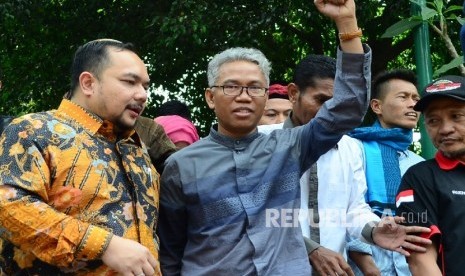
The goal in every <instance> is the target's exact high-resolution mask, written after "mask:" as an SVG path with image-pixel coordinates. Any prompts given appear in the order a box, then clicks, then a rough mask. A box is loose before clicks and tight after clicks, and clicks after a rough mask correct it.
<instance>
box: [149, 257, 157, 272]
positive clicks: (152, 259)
mask: <svg viewBox="0 0 465 276" xmlns="http://www.w3.org/2000/svg"><path fill="white" fill-rule="evenodd" d="M148 261H149V263H150V265H151V266H152V267H153V269H154V270H156V269H157V267H158V262H157V260H156V259H155V257H154V256H153V255H152V254H150V256H149V257H148Z"/></svg>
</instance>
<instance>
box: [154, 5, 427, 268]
mask: <svg viewBox="0 0 465 276" xmlns="http://www.w3.org/2000/svg"><path fill="white" fill-rule="evenodd" d="M342 2H343V3H342ZM315 4H316V6H317V8H318V10H319V11H320V12H321V13H323V14H325V15H327V16H329V17H330V18H332V19H333V20H334V21H335V23H336V25H337V27H338V31H339V32H340V33H341V36H340V37H341V38H340V49H339V51H338V59H337V73H336V78H335V85H334V91H335V92H334V98H333V99H331V100H329V101H328V102H327V103H325V105H324V106H323V107H322V108H321V110H320V112H319V113H318V115H317V116H316V117H315V119H314V120H312V121H311V122H310V123H308V124H306V125H304V126H302V127H298V128H293V129H287V130H283V131H275V132H273V133H272V134H271V135H263V134H259V133H258V132H257V123H258V121H259V120H260V117H261V115H262V114H263V110H264V107H265V104H266V100H267V90H268V89H267V88H268V86H269V72H270V70H271V66H270V63H269V61H268V60H267V59H266V57H265V56H264V55H263V54H262V53H261V52H260V51H258V50H256V49H249V48H231V49H228V50H226V51H224V52H221V53H219V54H217V55H216V56H214V57H213V59H212V60H211V61H210V63H209V66H208V72H207V73H208V82H209V88H207V89H206V91H205V98H206V101H207V104H208V105H209V107H210V108H211V109H213V110H214V112H215V114H216V117H217V119H218V125H217V126H214V127H212V129H211V131H210V135H209V136H207V137H206V138H204V139H202V140H200V141H198V142H196V143H194V144H192V145H191V146H189V147H188V148H186V149H183V150H181V151H179V152H177V153H175V154H173V155H172V156H171V157H170V158H168V160H167V163H166V167H165V170H164V172H163V175H162V180H161V181H162V184H161V194H160V222H159V235H160V239H161V241H160V244H161V248H160V259H161V266H162V272H163V274H164V275H179V274H186V275H286V274H289V275H308V272H309V271H310V264H309V261H308V257H307V254H306V249H305V244H304V241H303V239H302V234H301V231H300V228H299V226H298V218H297V216H295V217H292V214H293V213H294V210H297V211H298V209H299V206H300V202H299V195H300V190H299V179H300V177H301V175H302V174H303V172H305V171H306V170H307V169H308V168H309V167H310V165H311V164H312V163H314V162H315V161H316V160H317V159H318V157H319V156H320V155H322V154H324V153H325V152H326V151H328V150H329V149H330V148H332V147H333V146H334V145H335V144H336V143H337V142H338V141H339V139H340V138H341V137H342V135H343V134H344V133H345V132H347V131H349V130H351V129H353V128H354V127H356V126H358V125H359V124H360V122H361V120H362V118H363V115H364V113H365V111H366V109H367V104H368V98H369V95H368V94H369V93H367V92H368V90H369V83H370V63H371V51H370V49H369V48H368V47H367V46H365V47H364V46H363V45H362V43H361V40H360V32H359V28H358V26H357V20H356V17H355V4H354V1H353V0H346V1H338V0H326V1H319V0H318V1H315ZM419 229H422V228H418V227H416V228H405V227H402V226H398V225H395V224H394V225H386V226H385V227H375V228H370V229H368V230H367V233H368V234H367V235H365V237H366V239H367V241H370V240H371V241H373V240H372V239H371V238H372V237H373V239H374V241H375V242H376V243H377V244H379V245H380V246H384V247H386V248H391V249H396V250H399V251H402V252H405V251H404V249H412V250H415V249H417V250H421V249H422V248H420V247H418V246H416V245H414V244H412V243H410V242H412V241H413V242H421V241H424V239H421V238H419V237H414V236H410V235H407V232H408V231H411V230H417V231H418V230H419ZM426 231H428V229H427V230H426ZM403 248H404V249H403Z"/></svg>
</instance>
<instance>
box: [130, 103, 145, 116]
mask: <svg viewBox="0 0 465 276" xmlns="http://www.w3.org/2000/svg"><path fill="white" fill-rule="evenodd" d="M127 109H129V110H130V111H132V112H134V113H135V115H137V116H138V115H140V114H141V113H142V110H144V109H143V107H142V106H139V105H131V106H129V107H128V108H127Z"/></svg>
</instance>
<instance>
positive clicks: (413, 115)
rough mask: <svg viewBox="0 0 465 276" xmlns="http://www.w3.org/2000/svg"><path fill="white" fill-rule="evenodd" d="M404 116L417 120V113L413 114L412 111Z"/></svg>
mask: <svg viewBox="0 0 465 276" xmlns="http://www.w3.org/2000/svg"><path fill="white" fill-rule="evenodd" d="M405 116H407V117H412V118H415V119H416V118H418V113H417V112H413V111H412V112H407V113H405Z"/></svg>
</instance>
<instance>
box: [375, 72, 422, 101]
mask: <svg viewBox="0 0 465 276" xmlns="http://www.w3.org/2000/svg"><path fill="white" fill-rule="evenodd" d="M390 80H404V81H406V82H410V83H412V84H413V85H415V86H417V76H416V75H415V73H414V72H413V71H412V70H408V69H393V70H389V71H388V70H386V71H382V72H380V73H379V74H377V75H376V77H375V78H374V79H373V81H372V86H371V99H382V98H384V97H385V96H386V92H387V90H386V89H385V88H386V84H387V83H388V82H389V81H390Z"/></svg>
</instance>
